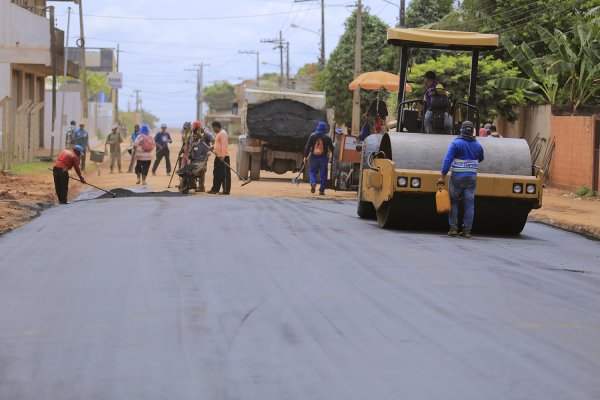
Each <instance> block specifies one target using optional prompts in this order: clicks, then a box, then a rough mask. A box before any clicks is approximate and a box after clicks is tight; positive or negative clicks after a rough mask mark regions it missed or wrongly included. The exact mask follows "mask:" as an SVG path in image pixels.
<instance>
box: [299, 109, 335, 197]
mask: <svg viewBox="0 0 600 400" xmlns="http://www.w3.org/2000/svg"><path fill="white" fill-rule="evenodd" d="M329 150H331V151H332V152H333V150H334V149H333V143H332V142H331V138H330V137H329V136H328V135H327V124H326V123H325V122H322V121H321V122H319V124H318V125H317V129H316V130H315V132H313V133H311V134H310V136H309V137H308V142H306V147H305V148H304V162H305V163H307V162H309V160H310V170H309V171H310V192H311V193H314V192H315V188H316V186H317V173H319V182H320V186H319V195H321V196H323V195H324V194H325V189H326V188H327V164H328V162H329V160H328V157H327V155H328V154H329Z"/></svg>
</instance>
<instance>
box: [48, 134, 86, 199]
mask: <svg viewBox="0 0 600 400" xmlns="http://www.w3.org/2000/svg"><path fill="white" fill-rule="evenodd" d="M82 156H83V147H81V146H80V145H75V146H74V147H73V150H70V149H65V150H63V151H61V152H60V154H59V155H58V157H57V158H56V161H55V162H54V168H53V169H52V174H53V175H54V188H55V190H56V196H57V197H58V202H59V203H60V204H67V195H68V193H69V170H70V169H71V168H75V172H76V173H77V175H79V179H80V180H81V182H82V183H86V181H85V179H84V178H83V175H81V168H80V167H79V160H80V158H81V157H82Z"/></svg>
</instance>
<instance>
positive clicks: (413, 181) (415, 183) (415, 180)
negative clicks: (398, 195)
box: [410, 178, 421, 188]
mask: <svg viewBox="0 0 600 400" xmlns="http://www.w3.org/2000/svg"><path fill="white" fill-rule="evenodd" d="M410 187H412V188H420V187H421V178H412V179H411V180H410Z"/></svg>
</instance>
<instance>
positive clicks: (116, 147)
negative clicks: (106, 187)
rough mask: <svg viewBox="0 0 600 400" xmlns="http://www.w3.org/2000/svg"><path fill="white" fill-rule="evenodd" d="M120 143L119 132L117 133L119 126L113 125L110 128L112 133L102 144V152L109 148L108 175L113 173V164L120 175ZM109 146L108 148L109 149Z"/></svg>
mask: <svg viewBox="0 0 600 400" xmlns="http://www.w3.org/2000/svg"><path fill="white" fill-rule="evenodd" d="M121 143H123V137H122V136H121V132H119V125H117V124H114V125H113V126H112V131H111V132H110V134H109V135H108V137H107V138H106V142H105V143H104V151H105V152H106V149H107V147H108V148H109V150H110V151H109V154H110V173H111V174H112V173H114V169H115V162H116V164H117V167H118V168H119V173H122V172H123V171H122V170H121ZM109 146H110V147H109Z"/></svg>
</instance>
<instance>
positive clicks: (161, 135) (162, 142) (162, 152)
mask: <svg viewBox="0 0 600 400" xmlns="http://www.w3.org/2000/svg"><path fill="white" fill-rule="evenodd" d="M154 143H156V160H155V161H154V165H153V166H152V176H156V169H157V168H158V165H159V164H160V161H161V160H162V159H163V158H164V159H165V163H166V164H167V175H171V159H170V158H169V157H170V156H169V143H173V140H172V139H171V135H170V134H169V132H167V124H162V125H161V126H160V132H158V133H157V134H156V135H154Z"/></svg>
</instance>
